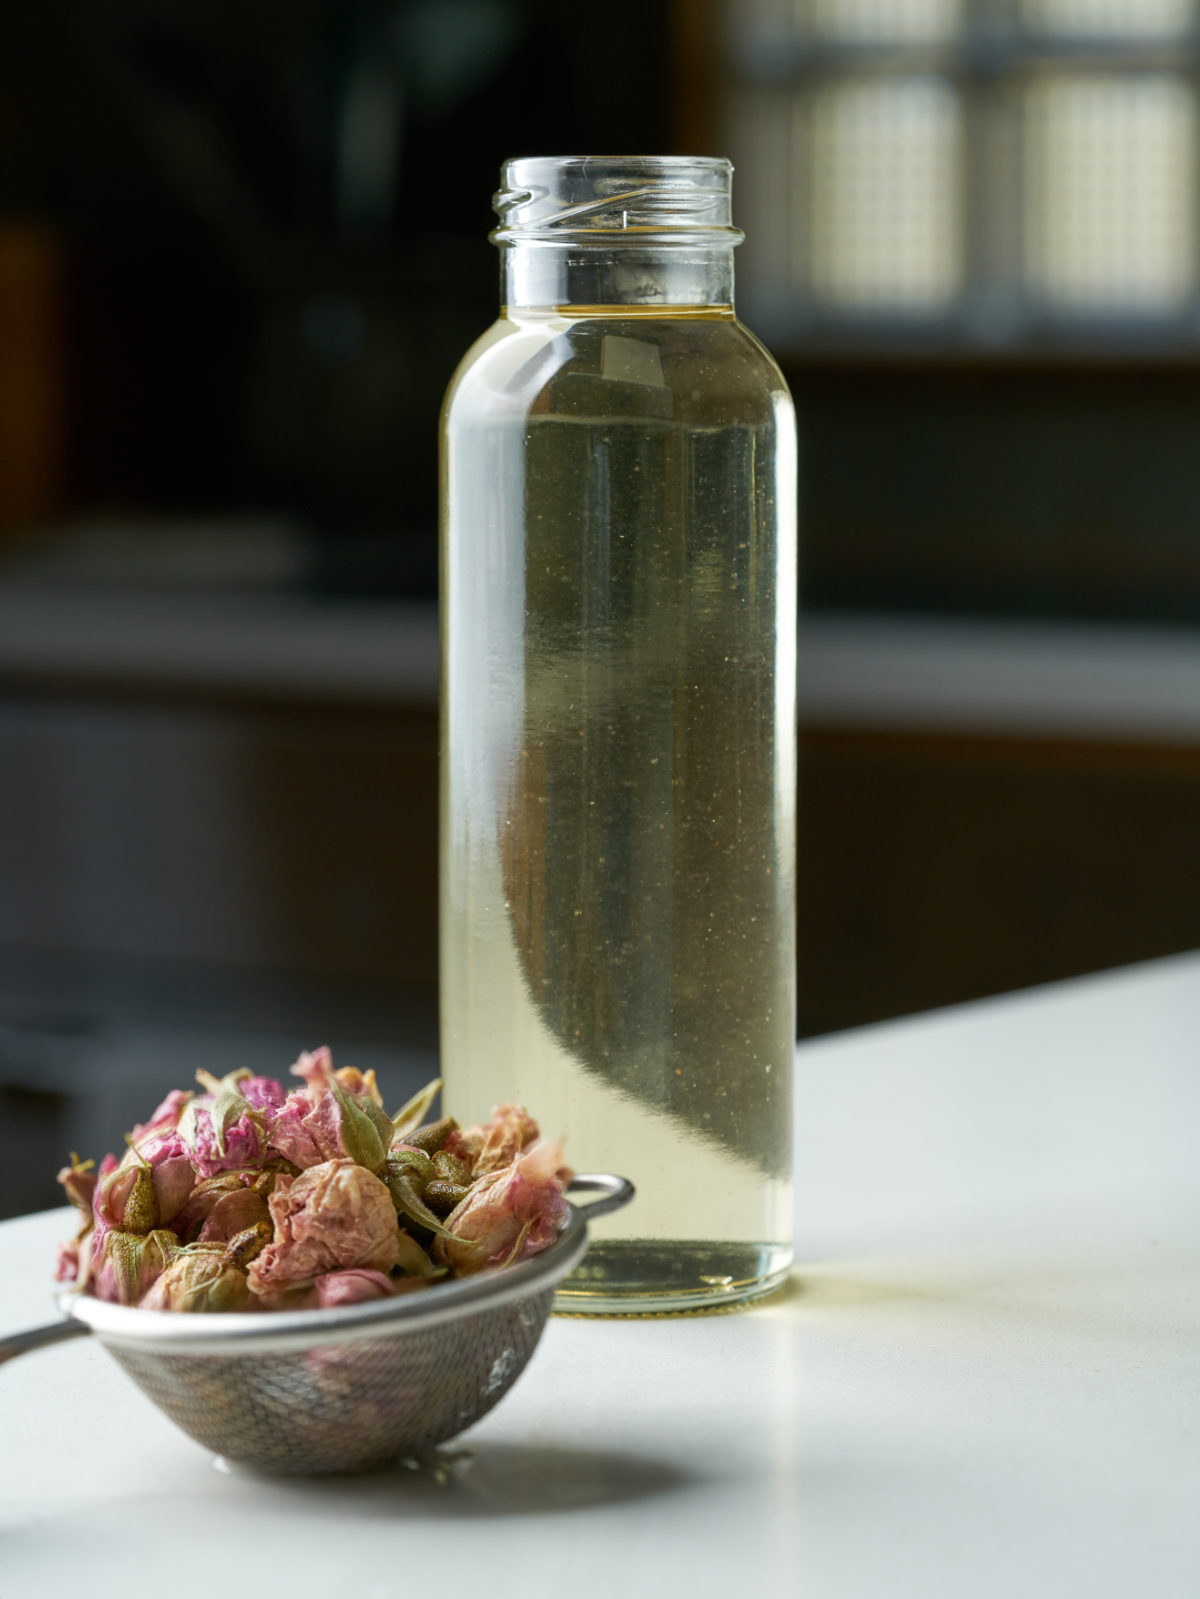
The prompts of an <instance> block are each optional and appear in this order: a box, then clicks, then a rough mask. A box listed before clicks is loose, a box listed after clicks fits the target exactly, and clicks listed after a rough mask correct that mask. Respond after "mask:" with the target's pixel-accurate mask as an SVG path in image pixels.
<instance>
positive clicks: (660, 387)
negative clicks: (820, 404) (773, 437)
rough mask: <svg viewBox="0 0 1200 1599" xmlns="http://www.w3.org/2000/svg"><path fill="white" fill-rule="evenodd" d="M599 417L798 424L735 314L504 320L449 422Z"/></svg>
mask: <svg viewBox="0 0 1200 1599" xmlns="http://www.w3.org/2000/svg"><path fill="white" fill-rule="evenodd" d="M597 412H602V413H604V414H613V415H617V416H628V417H631V418H632V417H637V416H643V415H644V416H647V417H661V418H663V419H667V418H670V419H672V420H675V421H677V422H685V423H693V424H695V425H697V426H704V425H709V424H713V423H720V424H723V425H724V424H728V423H730V422H742V423H746V424H750V425H761V424H765V423H776V424H777V423H778V422H779V421H780V420H781V418H783V417H790V415H791V401H790V396H789V395H788V390H787V384H786V382H785V380H784V377H783V374H782V373H781V372H780V370H779V367H778V366H777V364H776V363H775V361H774V360H773V358H772V357H771V355H770V353H769V352H768V351H767V350H766V349H765V348H764V346H763V345H762V343H761V342H760V341H759V340H758V339H757V338H756V337H755V336H754V334H753V333H751V332H750V330H749V329H748V328H747V327H746V326H745V325H744V324H743V323H741V322H739V321H738V320H737V318H736V317H734V316H732V315H729V314H717V315H695V314H687V315H678V316H667V315H657V314H654V313H647V312H645V311H642V310H640V309H639V313H638V314H637V315H621V314H612V315H609V314H603V315H599V314H595V313H591V314H588V315H585V316H579V317H575V318H571V317H568V316H565V315H564V316H546V315H540V316H536V317H516V316H514V317H507V316H502V317H501V318H500V319H499V320H498V321H497V322H496V323H494V324H493V325H492V327H490V328H489V329H488V330H487V331H486V332H485V333H484V334H483V335H481V337H480V338H479V339H477V340H476V342H475V343H474V344H473V345H472V346H471V348H470V350H468V352H467V354H466V355H465V356H464V358H463V360H462V362H461V363H460V365H459V367H458V370H457V371H456V373H455V375H454V378H453V379H452V381H451V384H450V388H449V390H448V391H447V396H446V403H445V406H444V409H443V423H444V425H445V426H446V427H447V428H448V429H449V430H451V431H454V430H455V429H456V428H458V427H461V426H470V425H472V424H473V423H477V422H486V423H495V422H499V421H503V420H514V421H515V420H519V419H521V418H522V417H526V416H534V415H544V414H554V415H561V416H565V417H570V416H572V415H582V414H591V415H595V414H597Z"/></svg>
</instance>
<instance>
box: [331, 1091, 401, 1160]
mask: <svg viewBox="0 0 1200 1599" xmlns="http://www.w3.org/2000/svg"><path fill="white" fill-rule="evenodd" d="M329 1092H330V1093H331V1094H332V1095H333V1097H334V1099H336V1100H337V1102H338V1106H339V1108H340V1110H341V1113H342V1147H343V1149H345V1151H346V1153H347V1155H349V1157H350V1159H351V1160H356V1161H357V1162H358V1164H359V1165H360V1166H365V1167H366V1168H367V1170H368V1171H369V1172H377V1171H378V1170H379V1168H380V1167H381V1166H382V1165H383V1163H384V1160H385V1159H386V1158H387V1150H388V1139H389V1137H390V1136H391V1131H392V1123H391V1119H390V1118H389V1117H388V1115H387V1114H386V1113H385V1112H384V1111H382V1110H380V1108H379V1106H378V1105H377V1104H376V1103H375V1101H374V1100H373V1099H370V1098H369V1097H367V1096H365V1095H361V1094H348V1093H347V1092H346V1090H345V1089H344V1088H343V1087H342V1086H341V1085H340V1084H339V1083H331V1084H330V1086H329ZM372 1113H374V1114H372ZM380 1118H382V1123H383V1126H382V1128H381V1126H380Z"/></svg>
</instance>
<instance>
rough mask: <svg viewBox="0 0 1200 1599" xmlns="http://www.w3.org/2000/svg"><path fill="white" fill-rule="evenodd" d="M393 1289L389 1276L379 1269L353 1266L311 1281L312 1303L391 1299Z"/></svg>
mask: <svg viewBox="0 0 1200 1599" xmlns="http://www.w3.org/2000/svg"><path fill="white" fill-rule="evenodd" d="M394 1292H395V1290H394V1289H393V1287H392V1280H391V1278H390V1277H385V1276H384V1274H383V1273H382V1272H381V1271H367V1270H364V1269H363V1268H362V1267H354V1268H352V1269H351V1270H350V1271H329V1272H326V1273H325V1275H324V1276H323V1277H318V1278H317V1280H316V1282H314V1283H313V1295H314V1300H313V1302H314V1305H315V1306H319V1307H320V1308H321V1309H323V1310H324V1309H327V1308H328V1307H329V1306H332V1305H365V1304H366V1303H367V1302H368V1301H369V1300H372V1299H391V1298H392V1296H393V1293H394Z"/></svg>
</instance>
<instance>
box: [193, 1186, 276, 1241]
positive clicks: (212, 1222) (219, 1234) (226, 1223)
mask: <svg viewBox="0 0 1200 1599" xmlns="http://www.w3.org/2000/svg"><path fill="white" fill-rule="evenodd" d="M270 1219H271V1218H270V1213H269V1212H268V1210H267V1201H266V1200H265V1199H264V1198H263V1196H262V1195H261V1194H258V1193H255V1191H254V1189H253V1188H242V1187H240V1186H239V1187H237V1188H234V1189H231V1190H230V1191H229V1192H227V1193H224V1194H221V1195H220V1196H219V1197H218V1199H217V1202H216V1204H214V1205H213V1207H212V1209H211V1210H210V1211H209V1213H208V1215H207V1216H206V1217H205V1218H204V1225H203V1226H202V1227H201V1229H200V1236H199V1242H200V1243H202V1244H225V1243H228V1242H229V1240H230V1239H231V1238H236V1237H237V1235H238V1234H239V1233H242V1232H245V1230H246V1228H247V1227H253V1226H255V1225H256V1224H257V1223H258V1222H263V1223H264V1224H266V1225H267V1227H268V1232H267V1237H268V1238H270V1236H271V1233H270Z"/></svg>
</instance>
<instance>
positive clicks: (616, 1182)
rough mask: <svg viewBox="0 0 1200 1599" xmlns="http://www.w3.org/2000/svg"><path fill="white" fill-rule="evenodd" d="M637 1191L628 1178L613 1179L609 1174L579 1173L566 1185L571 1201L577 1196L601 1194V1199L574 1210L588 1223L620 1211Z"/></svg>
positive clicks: (576, 1206)
mask: <svg viewBox="0 0 1200 1599" xmlns="http://www.w3.org/2000/svg"><path fill="white" fill-rule="evenodd" d="M636 1192H637V1190H636V1189H635V1188H634V1186H633V1184H632V1183H631V1182H630V1181H629V1179H628V1177H614V1176H613V1174H612V1173H611V1172H580V1173H579V1174H578V1175H577V1176H575V1177H572V1178H571V1181H570V1182H569V1183H568V1184H567V1193H568V1194H570V1196H571V1198H572V1199H575V1198H576V1195H578V1194H603V1195H604V1198H603V1199H593V1200H592V1202H591V1204H590V1205H580V1204H579V1203H578V1202H576V1205H575V1208H576V1210H578V1211H579V1212H580V1213H581V1214H582V1215H584V1216H586V1217H587V1218H588V1220H589V1221H590V1220H591V1218H592V1217H593V1216H607V1215H608V1213H609V1211H610V1210H621V1209H622V1208H623V1206H625V1205H627V1204H628V1203H629V1201H630V1200H631V1199H632V1198H633V1196H634V1194H635V1193H636Z"/></svg>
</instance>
